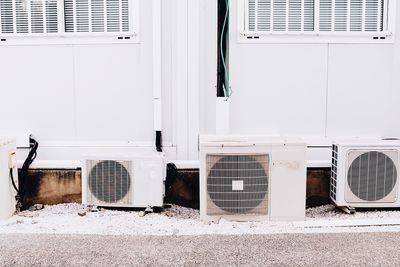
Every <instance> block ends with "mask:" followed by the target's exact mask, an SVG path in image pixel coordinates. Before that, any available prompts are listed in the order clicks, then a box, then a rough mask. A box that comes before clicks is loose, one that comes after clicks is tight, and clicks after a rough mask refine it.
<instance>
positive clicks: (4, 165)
mask: <svg viewBox="0 0 400 267" xmlns="http://www.w3.org/2000/svg"><path fill="white" fill-rule="evenodd" d="M10 169H12V174H13V175H12V176H13V178H14V183H15V185H16V186H18V170H17V166H16V148H15V139H1V138H0V220H4V219H8V218H9V217H11V216H12V215H13V214H14V213H15V205H16V201H15V196H16V194H17V192H16V191H15V189H14V187H13V184H12V182H11V174H10Z"/></svg>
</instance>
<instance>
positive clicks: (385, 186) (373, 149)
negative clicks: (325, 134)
mask: <svg viewBox="0 0 400 267" xmlns="http://www.w3.org/2000/svg"><path fill="white" fill-rule="evenodd" d="M399 152H400V141H362V140H352V141H344V142H334V144H333V146H332V171H331V187H330V196H331V198H332V200H333V201H334V202H335V204H336V205H337V206H339V207H345V208H350V211H351V210H352V209H354V208H358V207H359V208H362V207H364V208H379V207H382V208H383V207H400V200H399V197H398V194H399V179H398V173H399Z"/></svg>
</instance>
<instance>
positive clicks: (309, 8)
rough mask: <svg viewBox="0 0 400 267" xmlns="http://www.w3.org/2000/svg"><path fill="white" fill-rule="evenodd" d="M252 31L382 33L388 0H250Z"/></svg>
mask: <svg viewBox="0 0 400 267" xmlns="http://www.w3.org/2000/svg"><path fill="white" fill-rule="evenodd" d="M246 3H247V4H246V5H247V8H245V9H246V10H247V14H245V18H246V21H247V27H246V29H245V31H248V32H259V33H265V32H270V33H272V32H276V33H279V32H294V33H296V32H341V33H343V32H350V33H352V32H382V31H384V30H385V21H386V18H387V10H388V7H387V0H386V1H385V0H315V1H314V0H246Z"/></svg>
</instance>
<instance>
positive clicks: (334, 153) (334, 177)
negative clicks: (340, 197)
mask: <svg viewBox="0 0 400 267" xmlns="http://www.w3.org/2000/svg"><path fill="white" fill-rule="evenodd" d="M337 167H338V146H337V145H333V146H332V170H331V187H330V196H331V198H332V199H333V200H335V201H336V193H337V192H336V189H337Z"/></svg>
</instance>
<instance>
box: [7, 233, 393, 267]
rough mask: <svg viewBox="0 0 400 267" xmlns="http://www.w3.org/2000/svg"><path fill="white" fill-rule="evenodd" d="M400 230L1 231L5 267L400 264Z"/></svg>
mask: <svg viewBox="0 0 400 267" xmlns="http://www.w3.org/2000/svg"><path fill="white" fill-rule="evenodd" d="M399 243H400V234H399V233H357V234H356V233H344V234H343V233H342V234H285V235H234V236H216V235H214V236H208V235H203V236H96V235H31V234H26V235H14V234H12V235H0V251H1V254H0V266H100V267H101V266H107V267H108V266H363V267H364V266H398V263H399V262H400V251H399V249H398V244H399Z"/></svg>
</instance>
